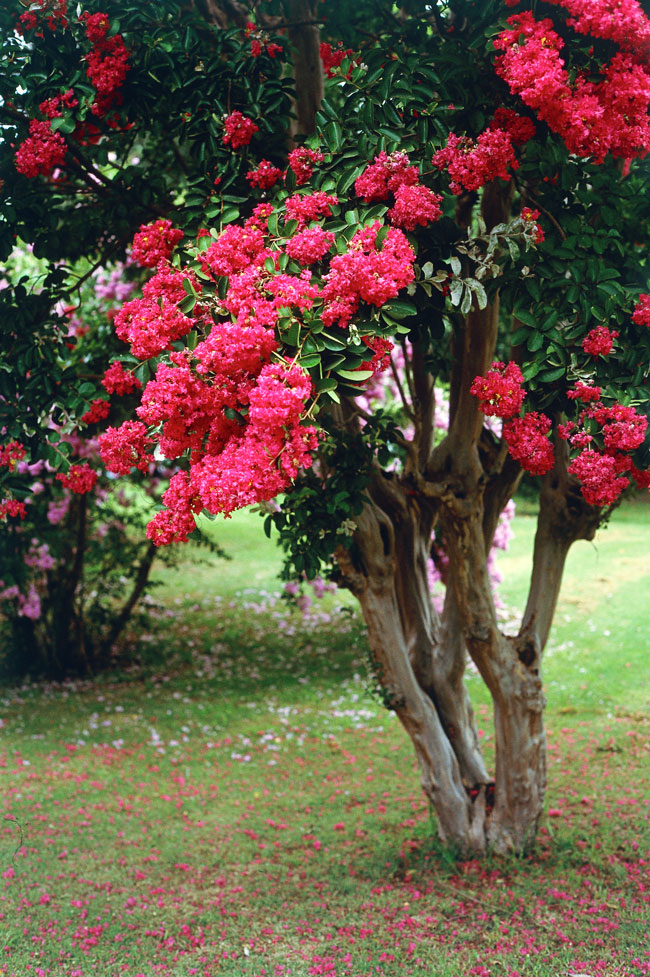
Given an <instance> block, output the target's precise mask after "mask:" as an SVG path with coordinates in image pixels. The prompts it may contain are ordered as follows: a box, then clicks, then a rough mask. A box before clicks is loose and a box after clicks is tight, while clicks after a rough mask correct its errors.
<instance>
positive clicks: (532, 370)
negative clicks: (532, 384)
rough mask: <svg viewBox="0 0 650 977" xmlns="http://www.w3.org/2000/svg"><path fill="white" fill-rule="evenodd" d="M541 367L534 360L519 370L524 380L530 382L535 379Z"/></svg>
mask: <svg viewBox="0 0 650 977" xmlns="http://www.w3.org/2000/svg"><path fill="white" fill-rule="evenodd" d="M541 365H542V364H541V363H536V362H535V360H531V361H530V362H529V363H525V364H524V366H523V367H522V370H521V372H522V374H523V377H524V380H532V379H533V377H536V376H537V374H538V373H539V371H540V367H541Z"/></svg>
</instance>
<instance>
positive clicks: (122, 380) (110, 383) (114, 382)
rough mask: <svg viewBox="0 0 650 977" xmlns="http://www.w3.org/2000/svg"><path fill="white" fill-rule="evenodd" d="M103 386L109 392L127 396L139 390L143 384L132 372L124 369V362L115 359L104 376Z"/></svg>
mask: <svg viewBox="0 0 650 977" xmlns="http://www.w3.org/2000/svg"><path fill="white" fill-rule="evenodd" d="M102 387H103V388H104V390H106V391H107V393H109V394H117V395H118V396H119V397H126V396H127V394H130V393H133V391H134V390H139V389H140V388H141V387H142V384H141V383H140V381H139V380H138V379H137V377H134V376H133V374H132V373H129V372H128V370H125V369H124V364H123V363H122V362H121V361H120V360H115V362H114V363H111V365H110V366H109V367H108V369H107V370H106V372H105V373H104V376H103V378H102Z"/></svg>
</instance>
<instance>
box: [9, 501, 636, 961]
mask: <svg viewBox="0 0 650 977" xmlns="http://www.w3.org/2000/svg"><path fill="white" fill-rule="evenodd" d="M649 514H650V510H648V509H647V508H645V509H643V508H639V507H629V508H628V509H626V510H624V511H622V512H620V513H617V514H616V515H615V517H614V519H613V521H612V524H611V526H610V527H609V528H608V529H607V530H605V531H604V533H602V534H601V535H600V536H599V539H598V541H597V543H596V545H595V547H594V546H592V545H590V544H578V545H577V546H576V547H575V548H574V551H573V552H572V554H571V558H570V562H569V566H568V568H567V581H566V585H565V588H564V592H563V597H562V600H561V603H560V607H559V608H558V625H557V627H556V629H555V630H554V633H553V636H552V642H551V647H550V650H549V656H548V662H547V666H546V680H547V694H548V698H549V713H548V727H549V798H548V804H549V811H550V816H549V817H548V818H547V819H546V821H545V824H544V826H543V828H542V830H541V833H540V839H539V846H538V849H537V851H536V853H535V855H534V857H528V858H525V859H519V860H513V861H510V862H501V861H497V860H489V859H488V860H487V862H486V863H481V864H479V863H478V862H475V861H457V860H455V859H454V858H453V857H452V856H451V855H450V853H449V852H446V851H444V850H442V849H441V848H440V846H439V844H438V842H437V841H436V836H435V829H434V825H433V823H432V820H431V816H430V812H429V810H428V808H427V805H426V803H425V801H424V798H423V796H422V794H421V791H420V790H419V787H418V779H417V772H416V770H415V765H414V762H413V755H412V751H411V749H410V746H409V744H408V742H407V741H406V739H405V736H404V735H403V733H402V732H401V730H400V728H399V727H398V724H397V722H396V720H395V718H394V716H393V715H392V714H391V713H388V712H386V711H385V710H383V709H382V708H381V706H380V705H379V704H378V703H377V702H376V701H375V700H374V699H373V698H372V697H371V696H370V695H369V694H368V692H367V685H368V679H367V676H366V671H365V664H364V660H365V652H364V635H363V629H362V628H361V626H360V624H359V621H358V619H357V618H356V616H355V615H354V614H352V613H350V612H349V608H350V607H351V604H350V602H349V601H348V602H347V604H346V606H347V607H348V610H345V611H344V612H342V613H335V607H336V605H337V604H338V603H340V602H341V598H340V595H328V596H327V597H326V599H325V601H324V602H323V604H320V603H319V604H318V605H317V606H316V607H315V609H312V612H311V616H309V617H308V618H307V619H306V620H304V619H303V618H302V617H301V616H300V614H298V613H297V612H296V611H294V610H292V609H291V608H290V607H289V606H288V605H287V604H286V603H284V602H283V601H280V600H277V599H276V598H275V597H274V596H273V594H274V592H275V591H277V589H278V584H277V582H276V580H275V572H276V569H277V566H278V564H279V556H278V553H277V550H276V548H275V546H274V545H273V543H271V542H269V541H268V540H266V539H265V537H264V536H263V535H262V534H261V533H260V532H259V523H258V522H257V517H254V516H251V515H250V514H241V515H239V516H237V517H235V518H234V519H233V520H232V521H229V522H226V523H224V524H219V525H218V526H217V524H211V526H210V531H217V532H218V539H219V542H220V543H221V544H222V545H223V546H224V548H226V549H227V550H230V551H231V552H232V553H233V556H234V559H233V561H232V562H230V563H225V562H223V561H216V562H206V561H205V560H204V558H203V557H202V558H201V559H202V560H203V562H201V563H198V564H197V563H196V562H193V561H187V562H185V563H183V564H182V565H180V566H179V567H177V568H176V569H173V570H165V571H162V572H161V581H162V582H161V586H160V587H159V588H158V591H157V593H156V598H157V600H160V602H161V611H160V612H159V613H158V615H157V617H156V619H155V620H154V623H153V625H152V627H151V631H150V634H148V635H147V634H145V635H143V636H142V642H141V649H143V650H142V654H143V657H145V659H146V656H147V653H146V649H147V648H150V649H152V650H151V652H150V660H151V661H152V662H153V661H155V660H156V654H157V651H158V649H159V648H161V647H162V648H163V649H164V651H165V652H166V654H167V657H168V664H167V665H166V666H165V667H164V668H158V667H153V666H150V667H147V668H140V669H138V670H134V671H132V672H130V671H128V670H123V671H122V672H121V673H116V674H113V675H107V676H104V677H102V678H100V679H98V680H96V681H94V682H77V683H66V684H64V685H60V686H55V685H42V686H25V687H23V688H18V689H11V690H6V691H5V693H4V696H3V697H2V699H1V700H0V716H1V717H2V719H3V729H2V731H1V733H0V736H1V737H2V741H1V752H0V764H2V766H1V767H0V776H1V777H2V781H3V785H4V791H3V804H4V809H5V820H4V821H3V822H2V831H1V833H0V845H1V847H0V852H1V855H0V974H6V975H15V977H24V975H36V977H42V975H46V974H47V975H50V974H52V975H56V977H73V975H74V977H90V975H92V977H117V975H120V974H126V975H127V977H138V975H143V977H154V975H159V974H160V975H165V977H188V975H192V974H199V975H201V977H208V975H210V977H212V975H217V974H218V975H224V977H235V975H237V977H239V975H248V977H261V975H264V977H271V975H272V977H311V975H317V974H326V975H330V977H332V975H333V977H343V975H351V977H370V975H375V974H377V975H381V977H397V975H402V974H411V975H413V977H465V975H472V977H487V975H490V977H502V975H503V977H519V975H521V977H537V975H539V977H542V975H543V977H549V975H552V977H556V975H557V977H565V975H567V974H570V973H587V974H590V975H591V977H641V975H643V974H650V938H649V937H648V927H647V919H648V915H649V908H650V903H649V901H648V900H649V896H648V893H649V892H650V871H649V868H648V866H649V865H650V830H649V828H650V825H649V820H650V818H649V812H650V798H649V797H648V759H649V757H650V747H649V745H648V744H649V742H650V737H648V732H649V730H650V702H649V700H648V695H649V693H648V688H647V684H646V683H645V681H644V679H645V675H646V674H647V665H646V662H645V658H646V648H647V645H648V640H647V639H648V631H649V629H650V628H649V626H648V623H647V620H646V618H645V616H644V607H645V606H647V596H646V595H647V593H648V583H650V581H649V580H648V567H647V556H646V555H645V554H647V549H648V543H649V542H650V520H649V518H648V515H649ZM515 529H516V534H517V535H516V538H515V540H514V541H513V544H512V548H511V550H510V551H509V552H508V553H507V554H505V556H504V558H503V559H502V561H501V566H502V568H503V569H504V572H505V573H506V576H507V577H508V578H509V579H512V580H513V582H512V583H508V584H504V587H503V593H504V596H505V597H506V599H507V601H508V603H510V604H511V605H513V606H515V605H516V604H521V602H522V600H523V594H524V591H525V580H524V573H525V572H526V571H525V569H524V567H525V563H526V559H527V553H529V545H530V540H531V538H532V532H533V526H532V521H531V520H530V519H529V518H527V517H521V518H520V519H518V520H517V521H516V522H515ZM619 550H620V551H621V552H619ZM188 554H189V551H188ZM194 556H196V554H194ZM614 558H617V559H618V560H619V563H618V567H619V569H617V565H616V563H615V562H614ZM511 571H512V574H511ZM594 588H596V589H594ZM247 591H252V592H251V593H246V592H247ZM260 591H261V592H262V593H261V594H260ZM594 593H595V594H596V596H595V597H594ZM607 595H611V596H607ZM606 631H610V632H611V634H606V633H605V632H606ZM471 685H472V692H473V693H475V694H476V699H477V703H478V706H477V710H478V716H479V723H480V726H481V728H482V731H483V740H484V742H485V744H486V752H487V755H488V757H489V756H490V752H491V751H490V746H491V730H490V710H489V706H488V702H487V699H486V697H485V695H484V693H483V692H482V690H481V689H480V683H479V681H478V679H476V678H472V679H471ZM21 833H22V837H21ZM3 945H4V951H2V950H1V948H2V946H3Z"/></svg>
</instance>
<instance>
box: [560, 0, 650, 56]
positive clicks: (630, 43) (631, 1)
mask: <svg viewBox="0 0 650 977" xmlns="http://www.w3.org/2000/svg"><path fill="white" fill-rule="evenodd" d="M547 2H548V3H551V4H556V5H561V6H562V7H564V8H565V9H566V10H568V11H569V13H570V15H571V16H570V17H568V18H567V24H568V25H569V26H570V27H573V29H574V30H576V31H577V32H578V33H579V34H590V35H591V36H592V37H599V38H601V39H602V40H606V41H614V43H616V44H618V46H619V47H620V48H621V50H623V51H629V52H631V53H634V54H637V55H639V56H640V57H645V58H647V57H648V56H650V21H649V20H648V17H647V16H646V14H645V13H644V11H643V8H642V6H641V4H640V3H639V2H638V0H616V2H615V3H594V2H593V0H547Z"/></svg>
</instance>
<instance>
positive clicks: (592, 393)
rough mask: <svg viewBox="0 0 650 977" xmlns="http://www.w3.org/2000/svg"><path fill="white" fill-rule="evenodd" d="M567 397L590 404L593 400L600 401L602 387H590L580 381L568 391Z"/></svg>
mask: <svg viewBox="0 0 650 977" xmlns="http://www.w3.org/2000/svg"><path fill="white" fill-rule="evenodd" d="M567 397H568V398H569V400H581V401H582V402H583V403H585V404H588V403H589V402H590V401H592V400H600V387H590V386H589V385H588V384H586V383H582V382H581V381H580V380H578V381H577V383H575V384H574V385H573V389H572V390H567Z"/></svg>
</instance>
